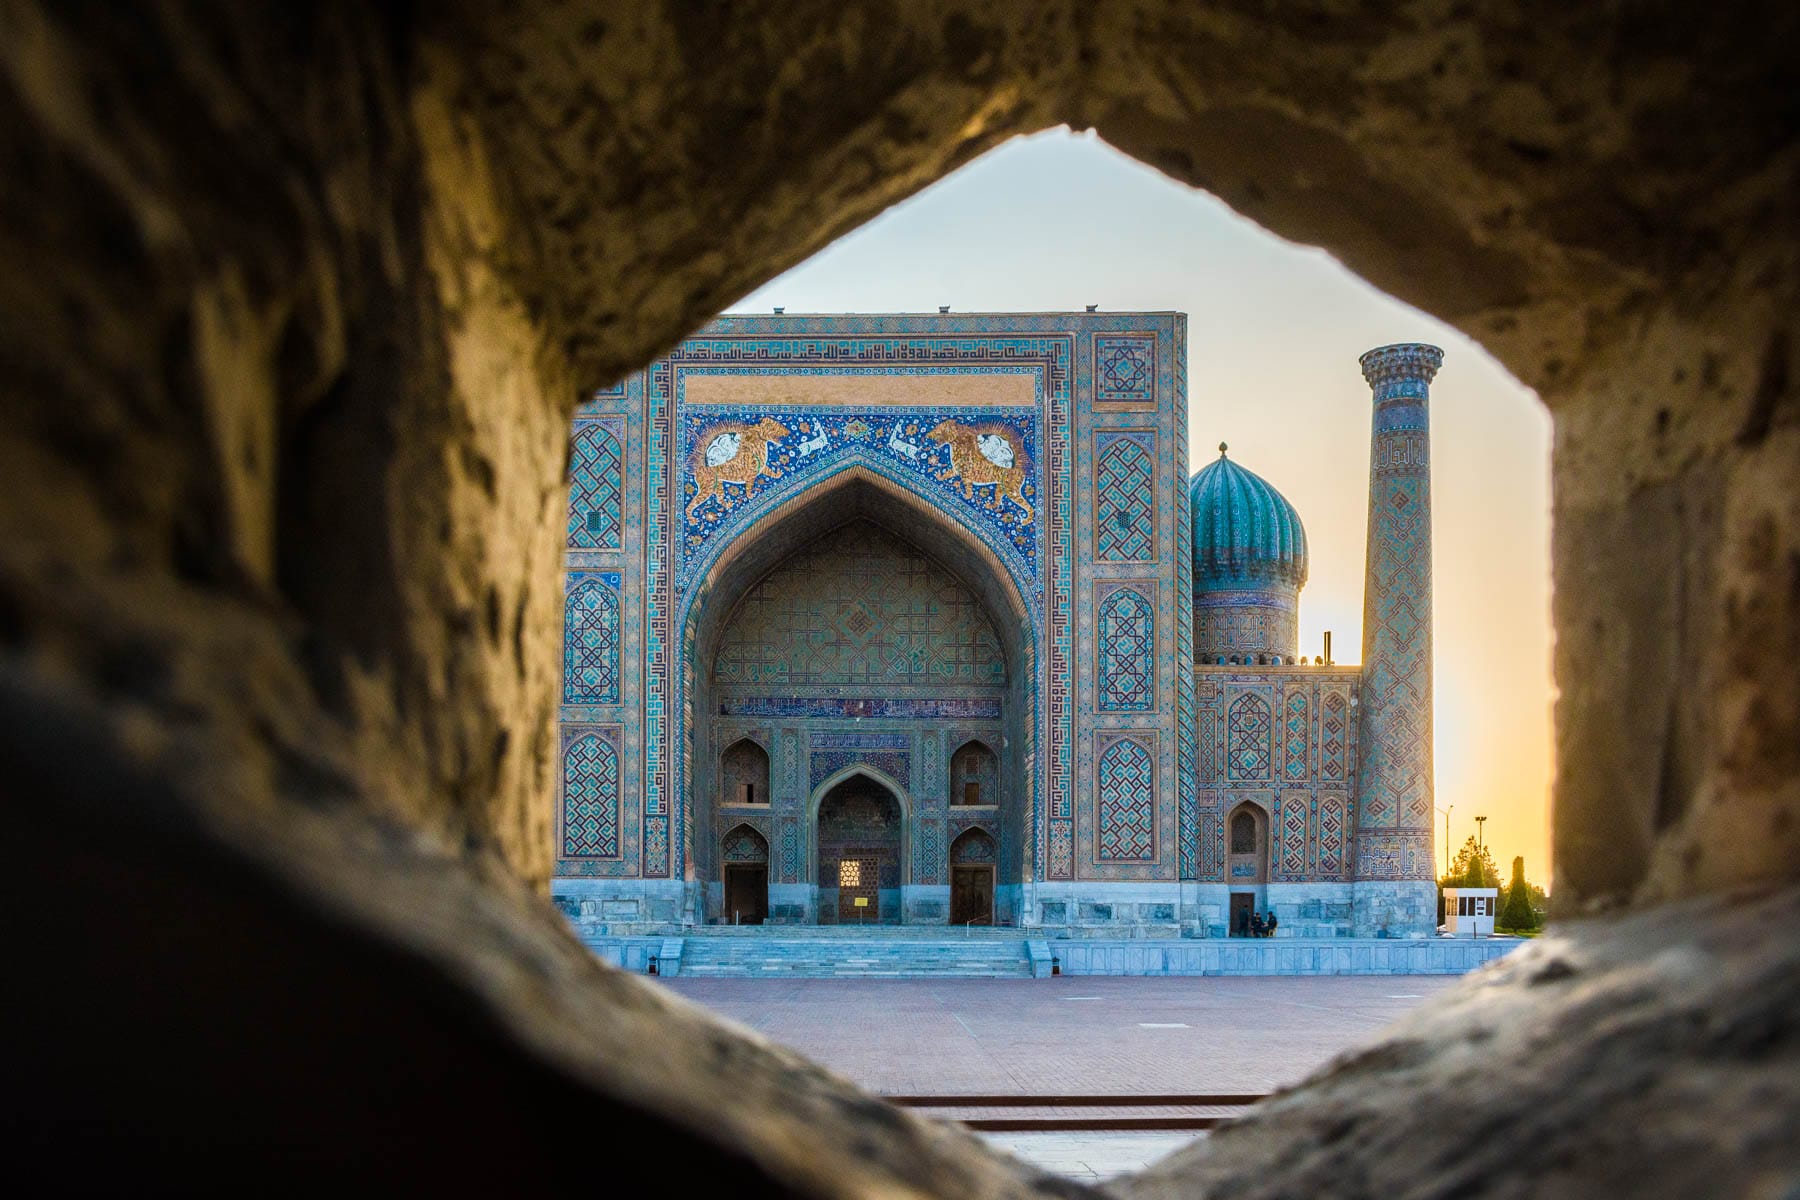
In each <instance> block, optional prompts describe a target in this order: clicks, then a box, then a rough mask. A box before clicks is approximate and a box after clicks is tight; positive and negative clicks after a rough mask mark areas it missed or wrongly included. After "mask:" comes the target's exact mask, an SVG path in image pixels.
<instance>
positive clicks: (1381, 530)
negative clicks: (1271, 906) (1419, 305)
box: [1356, 343, 1444, 881]
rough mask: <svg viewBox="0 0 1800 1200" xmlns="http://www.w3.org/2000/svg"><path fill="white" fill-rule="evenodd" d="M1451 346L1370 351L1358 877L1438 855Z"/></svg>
mask: <svg viewBox="0 0 1800 1200" xmlns="http://www.w3.org/2000/svg"><path fill="white" fill-rule="evenodd" d="M1443 361H1444V352H1443V351H1442V350H1440V349H1438V348H1437V347H1436V346H1426V345H1420V344H1417V343H1409V344H1403V345H1397V346H1382V347H1380V348H1378V349H1375V350H1371V351H1369V352H1368V353H1367V354H1365V355H1363V356H1362V359H1361V363H1362V371H1363V378H1365V379H1367V380H1368V381H1369V386H1370V387H1371V388H1373V389H1374V401H1375V413H1374V428H1373V434H1372V437H1371V443H1370V455H1369V542H1368V559H1367V568H1366V571H1365V574H1364V580H1363V650H1362V659H1363V669H1362V687H1361V702H1360V713H1359V724H1360V731H1359V737H1358V746H1359V749H1360V753H1359V760H1360V761H1359V766H1358V771H1357V775H1358V780H1359V787H1358V807H1357V819H1356V877H1357V879H1358V880H1359V881H1361V880H1429V879H1433V878H1435V867H1434V860H1433V857H1432V831H1433V828H1434V822H1433V789H1432V753H1431V454H1430V450H1431V429H1430V412H1429V400H1430V385H1431V380H1432V377H1433V376H1434V375H1436V374H1437V370H1438V367H1439V366H1440V365H1441V364H1442V363H1443Z"/></svg>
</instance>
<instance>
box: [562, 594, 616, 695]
mask: <svg viewBox="0 0 1800 1200" xmlns="http://www.w3.org/2000/svg"><path fill="white" fill-rule="evenodd" d="M569 578H570V583H571V586H570V588H569V592H568V595H567V597H566V598H565V600H564V605H563V703H564V704H617V703H618V702H619V593H618V582H617V581H618V576H617V575H579V574H577V575H571V576H570V577H569Z"/></svg>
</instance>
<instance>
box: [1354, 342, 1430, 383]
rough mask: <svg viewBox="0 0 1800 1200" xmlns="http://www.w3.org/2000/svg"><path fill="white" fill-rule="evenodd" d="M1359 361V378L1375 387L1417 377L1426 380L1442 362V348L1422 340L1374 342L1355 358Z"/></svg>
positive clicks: (1422, 380)
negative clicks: (1390, 343) (1360, 366)
mask: <svg viewBox="0 0 1800 1200" xmlns="http://www.w3.org/2000/svg"><path fill="white" fill-rule="evenodd" d="M1356 361H1357V362H1358V363H1360V364H1361V365H1362V373H1363V378H1364V379H1366V380H1368V381H1369V386H1370V387H1372V388H1376V389H1379V388H1380V387H1381V385H1382V384H1384V383H1395V382H1398V381H1401V380H1417V381H1419V382H1420V383H1430V382H1431V380H1432V378H1433V377H1434V376H1436V375H1437V373H1438V368H1439V367H1441V366H1443V365H1444V352H1443V350H1442V349H1440V348H1439V347H1437V346H1432V345H1428V344H1426V343H1424V342H1398V343H1396V344H1394V345H1392V346H1377V347H1376V348H1375V349H1373V350H1370V351H1369V352H1368V353H1366V354H1364V355H1363V356H1362V357H1361V358H1359V359H1357V360H1356Z"/></svg>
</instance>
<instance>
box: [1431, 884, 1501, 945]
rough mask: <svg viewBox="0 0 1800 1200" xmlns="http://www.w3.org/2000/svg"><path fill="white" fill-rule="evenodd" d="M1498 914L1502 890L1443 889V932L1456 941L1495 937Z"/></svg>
mask: <svg viewBox="0 0 1800 1200" xmlns="http://www.w3.org/2000/svg"><path fill="white" fill-rule="evenodd" d="M1499 911H1500V889H1499V888H1445V889H1444V932H1445V933H1448V934H1450V935H1452V936H1453V937H1492V936H1493V935H1494V917H1495V915H1496V914H1497V913H1499Z"/></svg>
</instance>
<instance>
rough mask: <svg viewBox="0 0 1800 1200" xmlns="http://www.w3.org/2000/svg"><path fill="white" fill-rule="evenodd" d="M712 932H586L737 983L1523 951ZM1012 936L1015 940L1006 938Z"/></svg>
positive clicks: (1317, 941)
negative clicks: (665, 934) (670, 934)
mask: <svg viewBox="0 0 1800 1200" xmlns="http://www.w3.org/2000/svg"><path fill="white" fill-rule="evenodd" d="M704 929H705V927H702V928H701V929H700V930H696V931H695V932H693V933H690V934H688V935H685V936H681V937H655V936H622V935H616V934H586V933H584V935H583V941H585V942H586V943H587V944H588V946H589V947H591V948H592V949H593V951H594V953H595V954H596V955H598V956H599V957H600V958H601V959H602V960H604V961H606V962H608V963H611V964H612V965H614V966H616V967H620V968H622V969H623V970H626V971H631V972H633V973H636V974H650V973H651V968H652V965H654V967H655V973H656V974H658V975H665V976H669V975H680V976H690V975H691V976H702V977H709V978H739V979H820V978H824V979H833V978H836V979H860V978H887V979H895V978H899V979H905V978H936V977H943V976H986V977H1001V978H1008V977H1010V978H1015V979H1031V978H1039V979H1042V978H1047V977H1049V976H1050V975H1051V973H1052V972H1053V971H1054V972H1055V973H1057V974H1061V975H1127V976H1171V975H1173V976H1204V975H1224V976H1244V975H1459V974H1462V973H1463V972H1466V971H1472V970H1474V969H1476V968H1477V967H1480V966H1482V965H1484V964H1486V963H1489V962H1492V961H1494V960H1495V959H1497V958H1500V957H1502V956H1503V955H1506V954H1508V953H1510V952H1511V951H1513V950H1515V949H1517V948H1518V947H1519V946H1521V945H1523V944H1524V943H1523V941H1522V940H1521V939H1518V938H1504V937H1502V938H1444V937H1438V938H1410V939H1404V938H1403V939H1396V938H1348V937H1343V938H1296V937H1280V936H1277V937H1274V938H1139V937H1110V938H1105V937H1080V938H1063V937H1054V936H1052V937H1044V938H1037V937H1033V936H1031V934H1030V933H1029V932H1024V933H1013V931H1008V930H1003V929H996V930H985V931H980V932H979V933H977V934H968V933H963V932H959V931H957V930H951V929H942V928H939V929H928V928H921V929H917V930H912V931H908V930H906V929H905V928H903V927H896V926H875V927H871V928H869V929H868V930H864V931H858V930H855V929H853V928H850V927H847V926H830V927H825V928H822V929H821V928H817V927H815V928H811V929H805V928H790V927H782V926H765V927H762V928H759V929H727V928H721V927H719V926H713V927H711V929H712V932H710V933H707V932H704ZM1009 933H1013V936H1011V937H1009V936H1008V935H1009Z"/></svg>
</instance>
